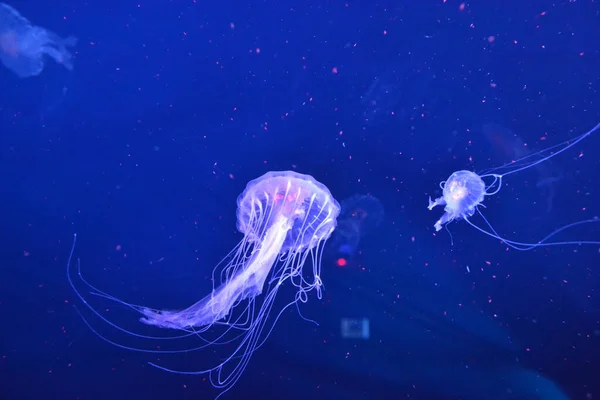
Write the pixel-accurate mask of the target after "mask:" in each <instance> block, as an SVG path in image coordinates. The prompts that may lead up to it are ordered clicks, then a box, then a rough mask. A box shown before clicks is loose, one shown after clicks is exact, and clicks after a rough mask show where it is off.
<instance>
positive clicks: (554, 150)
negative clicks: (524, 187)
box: [427, 124, 600, 250]
mask: <svg viewBox="0 0 600 400" xmlns="http://www.w3.org/2000/svg"><path fill="white" fill-rule="evenodd" d="M599 128H600V124H598V125H596V126H595V127H593V128H592V129H591V130H589V131H588V132H586V133H584V134H582V135H580V136H578V137H576V138H574V139H571V140H567V141H565V142H562V143H560V144H558V145H555V146H552V147H550V148H548V149H546V150H542V151H540V152H537V153H534V154H530V155H528V156H525V157H523V158H521V159H519V160H516V161H512V162H510V163H508V164H505V165H502V166H500V167H496V168H492V169H488V170H486V171H482V172H480V173H475V172H471V171H456V172H454V173H453V174H452V175H450V177H449V178H448V180H446V181H442V182H440V188H441V189H442V190H443V195H442V197H439V198H437V199H435V200H431V197H430V198H429V205H428V207H427V208H428V209H429V210H432V209H433V208H434V207H436V206H445V207H444V215H442V217H441V218H440V219H439V220H437V222H436V223H435V224H434V227H435V230H436V231H439V230H440V229H442V226H444V225H446V224H448V223H450V222H452V221H454V220H455V219H464V220H465V221H467V222H468V223H469V224H470V225H471V226H473V227H474V228H475V229H477V230H478V231H480V232H482V233H485V234H486V235H488V236H491V237H493V238H496V239H498V240H500V241H502V242H504V243H505V244H506V245H507V246H510V247H512V248H514V249H515V250H531V249H534V248H536V247H538V246H558V245H568V244H594V245H598V244H600V241H556V242H549V241H548V240H549V239H551V238H552V237H554V236H555V235H556V234H558V233H559V232H562V231H564V230H566V229H569V228H572V227H574V226H578V225H583V224H588V223H595V222H600V219H597V218H595V219H587V220H583V221H578V222H574V223H571V224H568V225H565V226H563V227H561V228H558V229H556V230H555V231H554V232H552V233H550V234H549V235H547V236H546V237H544V238H543V239H541V240H540V241H538V242H537V243H523V242H517V241H513V240H508V239H506V238H504V237H501V236H500V235H499V234H498V233H497V232H496V230H495V229H494V227H493V226H492V225H491V224H490V222H489V221H488V220H487V219H486V218H485V216H484V215H483V213H482V212H481V210H480V209H479V206H483V204H482V203H483V200H484V199H485V196H491V195H494V194H496V193H498V192H499V191H500V189H501V188H502V179H503V178H504V177H505V176H508V175H511V174H514V173H516V172H519V171H523V170H525V169H528V168H531V167H535V166H537V165H538V164H540V163H542V162H544V161H547V160H549V159H550V158H552V157H554V156H556V155H558V154H560V153H562V152H564V151H566V150H568V149H569V148H571V147H573V146H574V145H576V144H577V143H579V142H581V141H582V140H583V139H585V138H587V137H588V136H590V135H591V134H592V133H594V132H595V131H596V130H598V129H599ZM546 154H547V155H546ZM495 171H506V172H504V173H502V174H498V173H494V172H495ZM486 178H493V179H494V180H493V181H492V183H491V184H489V185H486V184H485V182H484V181H483V180H484V179H486ZM475 212H477V213H478V214H479V215H480V216H481V217H482V218H483V221H484V222H485V224H486V225H487V228H485V227H483V228H482V227H480V226H478V225H475V223H474V222H472V221H471V220H470V219H469V218H470V217H472V216H473V215H474V214H475Z"/></svg>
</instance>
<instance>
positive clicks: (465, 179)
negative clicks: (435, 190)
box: [443, 170, 485, 215]
mask: <svg viewBox="0 0 600 400" xmlns="http://www.w3.org/2000/svg"><path fill="white" fill-rule="evenodd" d="M443 189H444V192H443V197H444V200H446V205H447V207H448V208H450V209H452V210H457V211H460V212H462V213H466V214H469V215H472V214H473V212H474V210H475V206H477V205H478V204H479V203H481V202H482V201H483V198H484V197H485V183H484V182H483V180H482V179H481V178H480V177H479V175H477V174H476V173H474V172H471V171H465V170H463V171H456V172H455V173H453V174H452V175H450V177H449V178H448V180H447V181H446V183H445V184H444V186H443Z"/></svg>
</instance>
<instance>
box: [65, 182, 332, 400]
mask: <svg viewBox="0 0 600 400" xmlns="http://www.w3.org/2000/svg"><path fill="white" fill-rule="evenodd" d="M237 203H238V209H237V221H238V223H237V227H238V230H239V231H240V232H241V233H243V234H244V237H243V239H242V240H241V241H240V242H239V243H238V245H237V246H236V247H235V248H234V249H233V250H232V251H231V252H230V253H229V255H228V256H227V257H226V258H225V259H224V260H223V261H222V262H221V263H220V264H219V265H217V267H216V268H215V269H214V270H213V275H212V276H213V290H212V292H211V293H210V294H208V295H207V296H205V297H204V298H203V299H201V300H200V301H198V302H197V303H195V304H193V305H192V306H190V307H188V308H186V309H184V310H181V311H164V310H156V309H152V308H148V307H143V306H139V305H134V304H128V303H125V302H123V301H121V300H119V299H117V298H115V297H113V296H111V295H109V294H107V293H105V292H102V291H100V290H98V289H97V288H95V287H94V286H92V285H91V284H89V283H88V282H87V281H85V280H84V279H83V277H82V275H81V271H80V269H79V270H78V271H79V277H80V279H81V281H82V282H83V283H84V284H85V285H87V287H88V288H89V289H91V292H90V293H91V294H92V295H95V296H99V297H103V298H106V299H110V300H112V301H116V302H118V303H120V304H122V305H125V306H127V307H130V308H132V309H134V310H136V311H138V312H139V313H141V314H142V318H141V321H142V322H143V323H144V324H147V325H153V326H156V327H159V328H170V329H175V330H178V331H183V332H184V334H183V335H179V336H174V337H168V339H182V338H186V337H188V338H189V337H191V338H193V339H199V340H201V345H200V346H197V347H193V348H186V349H183V350H176V351H166V350H155V349H145V348H140V347H133V346H124V345H122V344H119V343H116V342H114V341H112V340H109V339H108V338H106V337H105V336H104V335H101V334H100V333H99V332H98V331H97V330H95V329H94V328H92V327H91V325H90V324H89V323H88V322H87V321H86V324H88V326H89V327H90V328H91V329H92V331H93V332H94V333H96V334H97V335H98V336H100V337H101V338H102V339H104V340H106V341H108V342H109V343H111V344H114V345H117V346H119V347H121V348H125V349H129V350H136V351H142V352H147V353H171V354H172V353H183V352H190V351H194V350H200V349H205V348H210V349H211V350H216V348H217V347H218V345H224V344H227V345H229V346H228V347H225V349H226V350H227V351H228V354H227V356H226V357H225V358H224V359H223V360H221V361H220V362H218V363H216V365H213V366H211V367H210V368H206V369H202V370H200V371H194V372H184V371H175V370H172V369H168V368H164V367H161V366H158V365H156V364H153V363H150V364H151V365H153V366H155V367H157V368H159V369H162V370H165V371H169V372H174V373H180V374H208V375H209V376H210V381H211V383H212V384H213V386H214V387H216V388H218V389H221V390H222V392H221V394H223V393H225V392H226V391H227V390H229V389H231V387H232V386H233V385H234V384H235V383H236V382H237V381H238V379H239V378H240V376H241V375H242V373H243V371H244V370H245V368H246V366H247V365H248V362H249V361H250V358H251V356H252V353H253V352H254V351H255V350H256V349H257V348H258V347H260V346H261V345H262V344H263V343H264V342H265V341H266V339H267V338H268V336H269V334H270V332H271V330H272V329H273V327H274V325H275V323H276V322H277V319H278V318H279V316H280V315H281V313H282V312H283V310H284V309H286V308H287V307H289V306H291V305H297V304H298V302H299V301H300V302H306V301H307V300H308V292H310V291H312V290H314V291H315V292H316V295H317V296H318V297H319V298H320V297H321V288H322V281H321V254H322V250H323V246H324V243H325V241H326V240H327V238H329V236H330V235H331V233H332V232H333V231H334V229H335V227H336V219H337V216H338V214H339V212H340V206H339V204H338V203H337V202H336V201H335V199H334V198H333V197H332V196H331V193H330V192H329V190H328V189H327V187H325V186H324V185H323V184H321V183H319V182H317V181H316V180H315V179H314V178H313V177H311V176H308V175H302V174H299V173H296V172H292V171H284V172H268V173H266V174H265V175H263V176H261V177H260V178H258V179H255V180H253V181H250V182H249V183H248V185H247V186H246V190H244V192H243V193H242V194H241V195H240V196H239V197H238V201H237ZM74 246H75V243H74V244H73V248H74ZM72 254H73V250H71V256H70V257H69V263H68V264H69V266H68V267H67V276H68V279H69V283H70V284H71V286H72V288H73V290H74V291H75V293H76V294H77V296H78V297H79V298H80V299H81V300H82V301H83V303H84V304H85V305H86V306H87V307H88V308H89V309H90V310H91V311H92V312H93V313H94V314H95V315H96V316H98V317H99V318H101V319H102V320H103V321H104V322H106V323H108V324H109V325H110V326H111V327H113V328H116V329H117V330H119V331H121V332H124V333H126V334H128V335H132V336H133V337H134V338H136V339H137V338H140V339H166V338H165V337H162V336H159V337H154V336H144V335H140V334H137V333H133V332H131V331H128V330H126V329H124V328H122V327H120V326H118V325H116V324H115V323H113V322H111V321H109V320H108V319H107V318H106V317H105V316H103V315H102V314H101V313H100V312H99V311H98V309H97V308H95V307H92V306H91V305H90V304H89V303H88V302H87V301H86V300H85V299H84V297H83V295H82V294H81V293H80V291H79V290H78V289H77V288H76V287H75V285H74V283H73V281H72V279H71V272H70V265H71V257H72ZM307 263H308V264H309V265H311V267H312V268H311V270H310V271H308V270H307V269H306V268H305V265H307ZM285 282H290V283H291V284H292V285H293V286H294V287H295V288H296V291H295V297H294V300H293V301H291V302H289V303H288V304H287V305H286V306H285V307H283V309H282V310H280V311H277V313H276V314H275V316H274V317H273V316H271V317H272V318H269V315H270V314H271V313H272V312H273V305H274V301H275V297H276V294H277V292H278V290H279V288H280V286H281V285H282V284H283V283H285ZM261 294H262V296H261ZM268 321H271V323H270V324H268V323H267V322H268ZM233 344H236V345H233ZM221 394H220V395H221ZM220 395H219V396H220Z"/></svg>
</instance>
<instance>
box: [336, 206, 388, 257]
mask: <svg viewBox="0 0 600 400" xmlns="http://www.w3.org/2000/svg"><path fill="white" fill-rule="evenodd" d="M341 207H342V210H341V212H340V216H339V218H338V225H337V228H336V230H335V233H334V235H333V238H332V239H331V249H332V250H333V251H335V252H337V253H338V254H339V255H343V256H351V255H353V254H354V252H355V251H356V249H357V247H358V245H359V243H360V240H361V239H362V238H363V237H364V236H366V235H368V234H369V233H370V232H372V231H373V230H374V229H375V228H377V226H379V224H380V223H381V221H382V220H383V215H384V210H383V206H382V205H381V202H380V201H379V200H378V199H377V198H376V197H374V196H371V195H362V194H355V195H353V196H350V197H348V198H347V199H345V200H342V204H341Z"/></svg>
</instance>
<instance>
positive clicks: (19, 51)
mask: <svg viewBox="0 0 600 400" xmlns="http://www.w3.org/2000/svg"><path fill="white" fill-rule="evenodd" d="M76 43H77V39H75V38H74V37H72V36H69V37H67V38H65V39H63V38H61V37H60V36H58V35H56V34H55V33H53V32H51V31H48V30H46V29H44V28H41V27H39V26H33V25H31V23H30V22H29V21H28V20H27V19H26V18H25V17H23V16H21V14H19V12H18V11H17V10H15V9H14V8H12V7H11V6H9V5H7V4H4V3H0V60H2V63H3V64H4V66H6V68H8V69H10V70H11V71H13V72H14V73H15V74H17V75H18V76H19V77H21V78H27V77H30V76H35V75H39V74H40V73H41V72H42V70H43V69H44V56H45V55H47V56H50V57H52V58H53V59H54V60H55V61H56V62H57V63H59V64H62V65H63V66H64V67H65V68H67V69H69V70H71V69H73V63H72V59H71V58H72V57H71V53H70V52H69V50H68V49H67V47H70V46H74V45H75V44H76Z"/></svg>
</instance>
